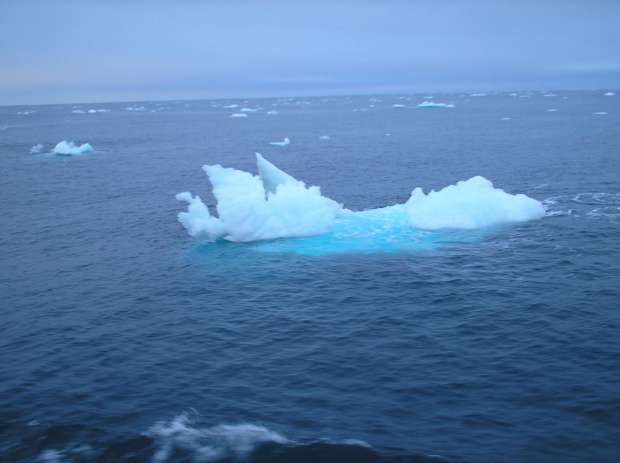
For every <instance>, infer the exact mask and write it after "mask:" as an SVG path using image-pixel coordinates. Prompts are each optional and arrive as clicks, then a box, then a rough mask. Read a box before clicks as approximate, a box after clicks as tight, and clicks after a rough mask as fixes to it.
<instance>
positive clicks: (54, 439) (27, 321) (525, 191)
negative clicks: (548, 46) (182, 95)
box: [0, 89, 620, 463]
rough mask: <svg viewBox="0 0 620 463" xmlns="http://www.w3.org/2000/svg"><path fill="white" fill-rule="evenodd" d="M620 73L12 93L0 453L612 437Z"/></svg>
mask: <svg viewBox="0 0 620 463" xmlns="http://www.w3.org/2000/svg"><path fill="white" fill-rule="evenodd" d="M618 95H620V93H619V92H618V89H601V90H593V91H579V92H567V91H555V90H554V91H548V92H505V93H487V92H475V93H463V94H429V93H425V94H415V95H371V96H358V97H325V98H277V99H276V98H266V99H250V100H245V99H227V100H213V101H157V102H149V101H142V102H123V103H106V104H96V103H85V104H80V105H75V104H71V105H49V106H30V107H0V171H1V172H2V175H0V192H1V195H2V196H1V201H0V216H1V217H2V221H1V222H0V366H1V367H0V461H25V462H41V461H46V462H69V461H70V462H93V461H101V462H103V461H140V462H141V461H144V462H168V461H179V462H198V461H200V462H227V463H228V462H236V461H249V462H255V463H257V462H261V463H262V462H284V461H307V462H326V461H356V462H392V463H394V462H425V463H427V462H435V463H436V462H438V461H444V462H445V461H453V462H456V461H458V462H468V463H478V462H481V463H490V462H506V463H517V462H519V463H520V462H523V461H528V462H557V461H562V462H583V461H596V462H610V463H611V462H616V461H618V460H619V459H620V444H619V443H620V431H619V430H620V421H619V418H618V417H620V402H619V400H618V397H620V395H619V388H618V384H620V368H618V359H619V358H620V343H618V328H619V327H620V312H619V311H618V301H619V300H620V240H619V239H618V237H619V233H620V156H618V153H620V130H619V127H620V99H619V98H620V97H618ZM239 115H240V116H239ZM72 142H73V143H72ZM89 147H90V149H89ZM255 153H260V155H261V156H260V157H257V156H256V154H255ZM203 166H204V168H203ZM179 200H180V201H179Z"/></svg>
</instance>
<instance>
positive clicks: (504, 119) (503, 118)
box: [502, 117, 512, 121]
mask: <svg viewBox="0 0 620 463" xmlns="http://www.w3.org/2000/svg"><path fill="white" fill-rule="evenodd" d="M511 120H512V117H502V121H511Z"/></svg>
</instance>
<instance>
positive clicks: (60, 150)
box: [53, 140, 93, 156]
mask: <svg viewBox="0 0 620 463" xmlns="http://www.w3.org/2000/svg"><path fill="white" fill-rule="evenodd" d="M92 150H93V147H92V146H90V143H84V144H83V145H80V146H76V145H75V143H73V142H72V141H70V142H67V141H65V140H63V141H61V142H60V143H58V144H57V145H56V146H55V147H54V150H53V152H54V153H56V154H60V155H62V156H75V155H79V154H86V153H90V152H92Z"/></svg>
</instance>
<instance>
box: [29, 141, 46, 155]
mask: <svg viewBox="0 0 620 463" xmlns="http://www.w3.org/2000/svg"><path fill="white" fill-rule="evenodd" d="M42 149H43V145H42V144H41V143H39V144H38V145H34V146H33V147H32V148H30V154H39V153H40V152H41V150H42Z"/></svg>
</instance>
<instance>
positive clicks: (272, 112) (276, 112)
mask: <svg viewBox="0 0 620 463" xmlns="http://www.w3.org/2000/svg"><path fill="white" fill-rule="evenodd" d="M267 114H269V115H270V116H274V115H276V114H280V113H279V112H278V111H268V112H267Z"/></svg>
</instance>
